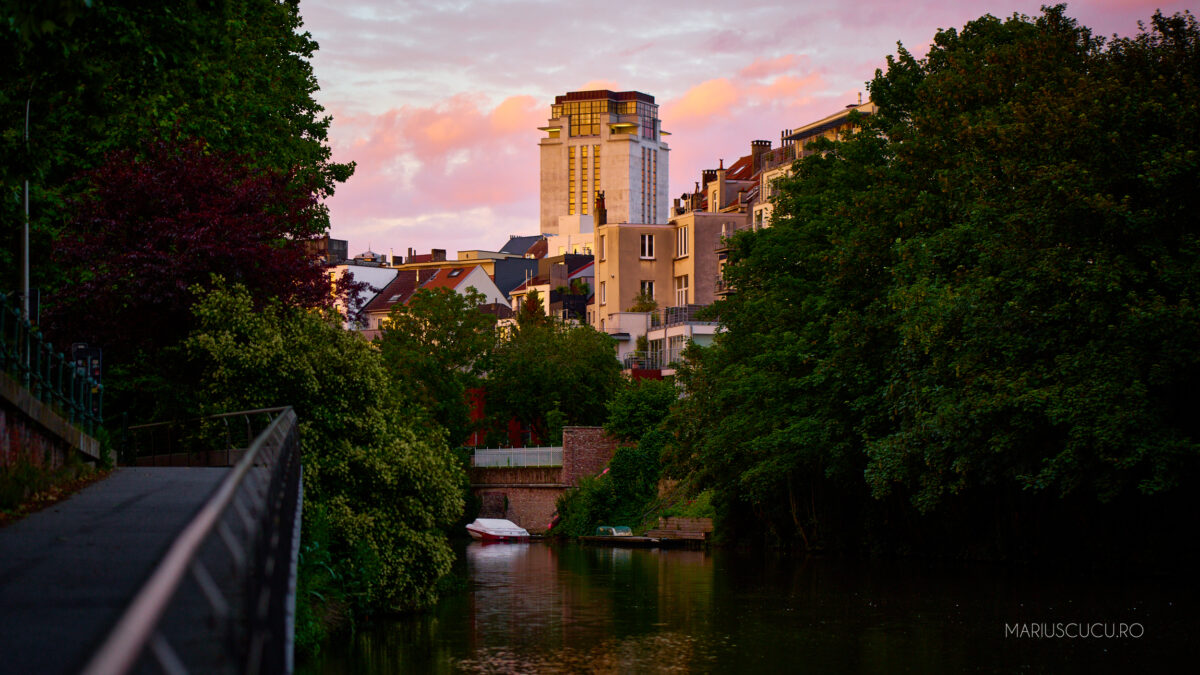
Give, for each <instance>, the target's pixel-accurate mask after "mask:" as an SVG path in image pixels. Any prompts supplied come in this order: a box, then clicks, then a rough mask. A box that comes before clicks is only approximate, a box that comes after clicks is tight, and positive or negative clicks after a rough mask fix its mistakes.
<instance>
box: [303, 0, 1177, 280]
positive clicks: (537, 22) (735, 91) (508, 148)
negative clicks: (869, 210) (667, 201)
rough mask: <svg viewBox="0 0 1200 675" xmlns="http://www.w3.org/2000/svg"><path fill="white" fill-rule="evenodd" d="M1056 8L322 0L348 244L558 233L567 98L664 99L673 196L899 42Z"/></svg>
mask: <svg viewBox="0 0 1200 675" xmlns="http://www.w3.org/2000/svg"><path fill="white" fill-rule="evenodd" d="M1042 4H1043V2H1041V1H1039V0H1032V1H1026V0H1008V1H1007V2H1002V1H998V0H927V1H925V2H919V3H914V2H897V1H896V0H855V1H853V2H846V1H840V2H839V1H831V0H793V1H792V2H789V1H788V0H770V1H763V0H737V1H736V2H733V1H729V0H724V1H713V0H647V1H646V2H638V3H634V2H628V3H615V2H613V3H602V2H595V1H593V2H583V1H576V0H454V1H444V0H419V1H417V2H411V1H409V0H399V1H397V0H303V1H302V2H301V5H300V11H301V14H302V15H303V17H304V22H305V26H304V28H305V30H308V31H309V32H311V33H312V35H313V37H314V38H315V39H316V40H317V42H318V43H319V44H320V49H319V50H318V51H317V53H316V55H315V57H314V58H313V69H314V71H315V74H316V76H317V81H318V84H319V85H320V91H319V92H317V94H316V98H317V101H318V102H319V103H320V104H321V105H323V106H324V107H325V109H326V113H327V114H329V115H332V117H333V122H332V125H331V126H330V129H329V143H330V147H331V148H332V150H333V158H334V160H335V161H338V162H349V161H353V162H356V163H357V169H356V171H355V175H354V176H353V177H352V178H351V179H350V180H349V181H348V182H346V183H344V184H342V185H340V186H338V188H337V191H336V193H335V194H334V195H333V196H332V197H331V198H329V200H328V202H327V204H328V206H329V210H330V217H331V222H332V228H331V231H330V233H331V235H332V236H333V237H334V238H337V239H348V240H349V242H350V245H349V246H350V254H351V255H355V254H357V253H361V252H363V251H366V250H367V249H368V248H370V249H371V250H374V251H376V252H379V253H385V254H386V253H395V254H397V255H406V254H407V249H408V248H410V247H411V248H413V249H415V250H416V251H417V252H426V253H427V252H428V251H429V250H430V249H432V248H442V249H446V250H447V251H448V253H449V254H450V255H451V256H453V255H454V254H455V253H456V252H457V251H460V250H469V249H483V250H498V249H499V248H500V247H501V246H503V245H504V243H505V242H506V241H508V238H509V236H510V235H528V234H537V232H538V171H539V169H538V162H539V155H538V147H537V145H538V140H539V139H540V138H541V137H542V135H543V133H542V132H539V131H538V130H537V127H539V126H545V124H546V120H547V118H548V117H549V115H550V105H551V104H552V103H553V101H554V97H555V96H556V95H560V94H565V93H566V92H568V91H581V90H587V89H612V90H614V91H628V90H636V91H641V92H643V93H646V94H650V95H651V96H654V97H655V100H656V102H657V103H658V105H659V118H660V120H661V123H662V129H663V130H665V131H669V132H670V133H671V135H670V136H668V137H666V141H667V143H668V145H669V146H670V148H671V152H670V172H669V175H670V190H669V194H671V195H672V196H673V197H675V196H678V195H680V194H682V193H684V192H686V191H688V190H690V189H691V188H692V187H693V184H694V182H695V181H697V180H698V179H699V176H700V171H701V170H702V169H705V168H716V166H717V164H718V162H719V161H720V160H724V161H725V164H726V166H728V165H729V164H730V163H732V162H733V161H734V160H736V159H737V158H738V157H741V156H743V155H747V154H749V153H750V142H751V141H752V140H755V139H763V140H771V141H773V142H774V144H775V147H778V144H779V138H780V132H781V131H783V130H784V129H792V128H796V127H800V126H803V125H804V124H807V123H809V122H812V121H815V120H817V119H820V118H822V117H824V116H826V115H828V114H830V113H833V112H836V111H837V110H840V109H841V108H842V107H844V106H845V105H847V104H851V103H857V102H858V96H859V95H860V94H862V95H863V97H864V100H865V98H866V96H867V91H866V82H867V81H869V80H870V79H871V78H872V77H873V76H874V74H875V70H876V69H886V65H887V56H888V55H891V54H895V53H896V50H897V43H901V44H903V46H904V48H905V49H907V50H908V51H909V52H912V53H913V54H915V55H918V56H921V55H924V53H925V51H926V50H927V48H928V45H929V44H930V43H931V41H932V40H933V36H934V35H935V34H936V32H937V31H938V29H939V28H961V27H962V25H963V24H965V23H967V22H969V21H971V20H973V19H976V18H978V17H980V16H982V15H984V14H992V15H993V16H997V17H1008V16H1011V15H1012V14H1014V13H1018V14H1026V15H1031V16H1032V15H1037V14H1039V13H1040V7H1041V5H1042ZM1187 6H1188V3H1187V2H1183V1H1176V2H1164V1H1161V0H1159V1H1155V0H1077V1H1076V2H1069V3H1068V6H1067V14H1068V15H1069V16H1071V17H1074V18H1075V19H1077V20H1078V21H1079V22H1080V23H1081V24H1082V25H1085V26H1088V27H1089V28H1091V29H1092V31H1093V33H1095V34H1097V35H1103V36H1111V35H1113V34H1118V35H1122V36H1128V35H1133V34H1134V33H1136V32H1137V25H1138V21H1148V20H1149V18H1150V17H1151V16H1152V15H1153V13H1154V10H1155V9H1161V10H1162V11H1163V12H1164V13H1166V14H1172V13H1175V12H1180V11H1183V10H1184V9H1185V8H1187Z"/></svg>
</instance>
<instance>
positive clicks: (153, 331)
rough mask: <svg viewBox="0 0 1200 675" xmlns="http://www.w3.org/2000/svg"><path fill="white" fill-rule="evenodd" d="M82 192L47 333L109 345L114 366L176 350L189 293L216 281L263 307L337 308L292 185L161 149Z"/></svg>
mask: <svg viewBox="0 0 1200 675" xmlns="http://www.w3.org/2000/svg"><path fill="white" fill-rule="evenodd" d="M83 182H85V183H86V187H85V188H84V192H83V193H82V195H81V196H80V198H79V199H78V203H77V204H76V207H75V209H74V210H75V217H74V219H73V220H72V222H71V223H70V227H69V229H68V230H66V231H64V232H63V233H62V235H61V236H60V237H59V239H58V241H57V242H56V243H55V247H54V254H55V257H56V258H57V259H58V260H59V261H60V262H61V263H62V264H63V267H64V269H66V270H67V271H68V272H67V275H66V279H67V281H68V282H69V284H68V286H67V287H66V288H64V289H63V291H61V292H60V293H58V294H56V295H55V296H54V297H53V298H52V302H51V306H52V308H53V309H52V311H51V313H50V314H51V316H50V317H49V318H50V321H49V323H50V324H52V326H53V332H55V333H57V334H59V335H69V336H71V337H72V338H73V339H75V340H82V341H86V342H91V343H93V344H100V345H103V346H104V348H105V352H106V356H107V357H108V358H109V359H112V360H116V361H125V360H128V359H129V358H130V357H131V356H133V355H134V354H135V353H136V352H138V351H139V350H145V349H150V348H153V347H155V346H156V345H161V346H166V345H170V344H174V343H175V342H178V341H179V340H181V339H182V338H183V337H184V336H185V335H186V334H187V330H188V326H189V324H190V323H191V322H190V316H191V306H192V304H193V302H194V299H195V298H194V295H193V291H194V288H195V286H196V285H197V284H204V283H207V282H208V280H209V279H210V277H211V276H212V275H214V274H216V275H221V276H223V277H224V278H226V279H228V280H229V281H232V282H236V283H240V284H242V285H244V286H246V288H248V289H249V290H250V291H251V293H252V294H253V295H254V297H256V298H260V299H261V298H277V299H280V300H282V301H284V302H286V303H288V304H292V305H299V306H310V307H311V306H320V305H322V304H328V303H329V301H330V300H331V297H330V293H329V280H328V278H327V277H326V275H325V274H324V272H323V270H322V269H321V268H320V267H319V266H318V265H317V264H316V261H314V260H313V259H312V256H311V254H309V253H308V251H307V250H306V248H305V244H306V243H307V241H308V240H309V239H310V238H311V237H310V235H308V234H307V228H308V227H309V224H310V222H311V219H312V211H313V210H314V209H315V208H316V201H315V198H314V196H313V194H312V192H311V191H308V190H297V189H295V188H294V187H293V186H292V183H291V180H290V177H289V176H287V175H285V174H282V173H279V172H276V171H271V170H255V169H252V168H250V167H249V166H247V165H246V164H245V163H244V160H243V159H242V158H240V157H234V156H228V155H225V154H222V153H215V152H212V151H211V150H210V149H208V148H206V147H204V146H203V145H202V144H200V143H186V144H176V143H165V142H163V143H155V144H153V145H151V146H150V147H147V148H145V149H143V150H142V151H141V152H140V153H138V154H135V153H134V152H132V151H125V152H120V153H116V154H114V155H113V156H112V157H110V158H109V159H108V160H107V161H106V162H105V163H104V164H102V165H101V166H100V167H99V168H97V169H95V170H93V171H90V172H88V173H87V174H86V175H85V177H84V178H83Z"/></svg>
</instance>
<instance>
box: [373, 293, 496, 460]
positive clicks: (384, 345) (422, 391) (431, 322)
mask: <svg viewBox="0 0 1200 675" xmlns="http://www.w3.org/2000/svg"><path fill="white" fill-rule="evenodd" d="M483 300H484V297H483V294H481V293H475V292H471V293H469V294H467V295H460V294H459V293H456V292H454V291H452V290H450V289H448V288H438V289H434V290H429V289H421V290H419V291H417V292H416V293H415V294H414V295H413V296H412V298H410V299H409V301H408V302H407V303H405V304H397V305H396V306H394V307H393V308H392V311H391V313H390V314H389V315H388V321H387V322H386V323H385V324H384V327H383V332H382V335H381V336H380V338H379V348H380V351H381V352H382V354H383V361H384V363H385V364H386V365H387V368H388V371H389V372H390V373H391V375H392V376H393V377H394V378H395V379H397V380H398V381H401V382H404V383H406V386H405V394H406V395H408V396H409V397H411V398H412V399H413V400H414V401H416V402H417V403H418V404H419V405H420V406H421V407H422V408H424V409H427V410H430V411H431V412H432V415H433V421H434V422H436V423H437V424H438V425H440V426H441V427H442V428H444V429H446V431H447V432H448V433H449V437H448V438H449V441H450V444H451V445H457V444H459V443H462V442H463V441H465V440H466V438H467V436H468V435H469V434H470V432H471V431H472V428H471V420H470V407H469V403H468V401H467V391H468V390H469V389H471V388H473V387H477V386H479V385H480V375H481V374H482V373H483V371H484V370H485V369H486V365H487V360H488V357H489V356H490V355H491V351H492V348H493V347H494V346H495V341H496V337H495V335H496V333H495V326H496V317H494V316H492V315H490V314H484V313H483V312H480V311H479V309H478V307H479V304H480V303H481V302H483Z"/></svg>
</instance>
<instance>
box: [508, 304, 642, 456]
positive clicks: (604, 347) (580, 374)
mask: <svg viewBox="0 0 1200 675" xmlns="http://www.w3.org/2000/svg"><path fill="white" fill-rule="evenodd" d="M620 384H621V364H620V363H619V362H618V361H617V359H616V356H615V355H614V353H613V346H612V338H610V337H609V336H607V335H605V334H604V333H600V332H598V331H596V330H595V329H593V328H591V327H590V326H573V325H569V324H564V323H562V322H559V321H557V320H547V321H544V322H543V321H540V320H539V321H533V322H526V323H524V324H520V325H519V326H518V327H517V328H516V329H514V330H513V331H512V333H511V334H510V335H509V336H508V337H507V338H505V339H503V340H501V341H500V343H499V344H498V345H497V346H496V350H495V354H494V357H493V359H492V363H491V368H490V370H489V372H488V377H487V381H486V384H485V391H486V395H487V413H488V417H489V418H490V419H491V420H492V422H493V424H494V425H495V426H497V427H503V426H504V425H506V424H507V423H508V421H509V420H516V421H517V422H520V423H521V424H523V425H525V426H527V427H529V428H530V429H533V430H534V431H535V432H536V433H537V436H538V437H539V438H542V439H548V438H551V437H552V436H553V435H554V434H555V433H556V432H557V433H561V429H562V427H563V426H564V425H571V424H582V425H596V426H598V425H600V424H602V423H603V422H604V420H605V417H606V414H607V411H606V408H605V406H606V404H607V403H608V400H609V398H611V397H612V395H613V393H615V392H616V391H617V388H618V387H619V386H620Z"/></svg>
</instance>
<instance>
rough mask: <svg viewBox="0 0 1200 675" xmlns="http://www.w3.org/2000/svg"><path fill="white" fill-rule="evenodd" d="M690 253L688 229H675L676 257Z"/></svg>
mask: <svg viewBox="0 0 1200 675" xmlns="http://www.w3.org/2000/svg"><path fill="white" fill-rule="evenodd" d="M687 254H688V229H687V227H681V228H679V229H677V230H675V257H676V258H682V257H683V256H685V255H687Z"/></svg>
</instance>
